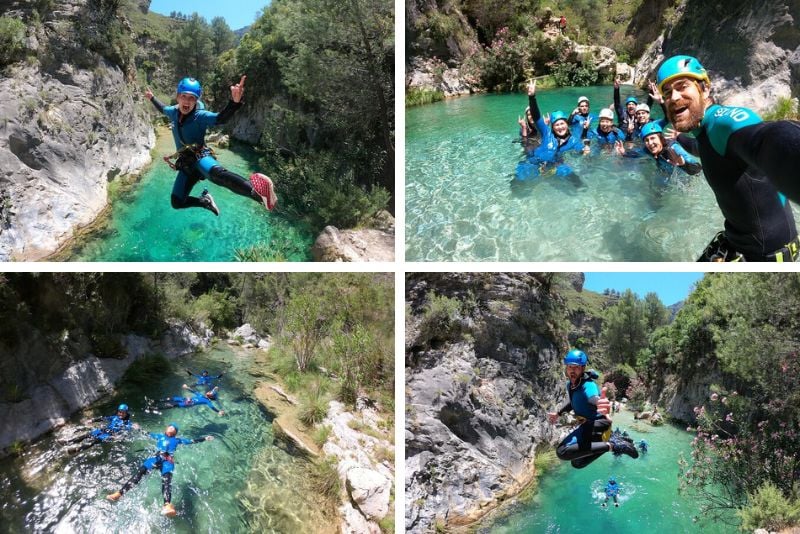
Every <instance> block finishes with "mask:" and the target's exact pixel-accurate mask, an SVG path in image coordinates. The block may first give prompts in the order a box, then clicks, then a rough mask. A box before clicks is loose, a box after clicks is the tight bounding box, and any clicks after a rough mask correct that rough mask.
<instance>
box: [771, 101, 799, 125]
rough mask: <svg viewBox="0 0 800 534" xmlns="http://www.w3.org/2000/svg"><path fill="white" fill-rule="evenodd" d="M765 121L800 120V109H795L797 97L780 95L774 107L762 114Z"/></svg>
mask: <svg viewBox="0 0 800 534" xmlns="http://www.w3.org/2000/svg"><path fill="white" fill-rule="evenodd" d="M762 118H763V119H764V120H765V121H779V120H785V119H789V120H800V111H798V109H797V99H796V98H787V97H780V98H778V101H777V102H776V103H775V107H773V108H772V109H770V110H769V111H767V112H765V113H764V114H763V115H762Z"/></svg>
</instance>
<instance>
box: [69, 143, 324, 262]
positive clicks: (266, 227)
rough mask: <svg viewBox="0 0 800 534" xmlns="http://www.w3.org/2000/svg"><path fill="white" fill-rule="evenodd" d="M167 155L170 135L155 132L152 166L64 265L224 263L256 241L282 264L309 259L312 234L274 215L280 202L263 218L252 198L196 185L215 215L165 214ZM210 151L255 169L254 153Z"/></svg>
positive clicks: (237, 166)
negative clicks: (211, 202)
mask: <svg viewBox="0 0 800 534" xmlns="http://www.w3.org/2000/svg"><path fill="white" fill-rule="evenodd" d="M174 151H175V145H174V142H173V140H172V136H171V135H170V134H169V132H167V133H166V134H165V133H164V132H163V131H162V132H160V136H159V140H158V146H157V147H156V150H155V153H154V154H155V156H154V158H155V159H156V161H155V162H154V163H153V164H152V165H151V166H150V167H149V169H148V170H147V171H146V172H145V173H144V175H143V176H142V177H141V179H140V181H139V182H138V183H137V184H136V185H135V186H134V188H133V189H132V190H131V191H129V192H127V193H125V194H123V195H121V198H118V199H117V200H116V201H115V202H114V205H113V207H112V213H111V217H110V220H109V221H108V224H107V225H105V226H104V228H103V229H101V230H98V231H96V232H94V233H93V234H92V235H90V236H88V238H87V239H86V240H85V241H82V242H81V243H80V244H79V245H78V248H77V249H76V250H74V251H73V253H72V254H71V256H70V257H69V259H70V260H74V261H232V260H234V252H235V250H236V249H244V248H247V247H250V246H253V245H258V244H265V245H270V249H272V250H277V251H281V252H282V253H283V256H284V257H285V258H286V259H287V260H290V261H307V260H310V259H311V256H310V249H311V245H312V244H313V242H314V236H313V235H312V234H311V233H310V232H309V231H308V229H306V228H305V227H304V226H302V225H300V224H298V223H297V222H295V221H291V220H289V219H288V218H286V217H283V216H281V215H280V213H279V212H280V198H279V205H278V213H277V214H276V213H270V212H267V211H266V210H265V209H264V207H263V206H261V205H259V204H257V203H255V202H253V201H252V200H250V199H248V198H245V197H242V196H239V195H236V194H235V193H232V192H231V191H229V190H227V189H225V188H223V187H220V186H217V185H215V184H213V183H211V182H209V181H208V180H204V181H201V182H199V183H198V184H197V185H196V186H195V187H194V189H193V190H192V195H193V196H199V195H200V194H201V193H202V191H203V188H208V190H209V192H210V193H211V195H212V196H213V197H214V200H215V202H216V203H217V206H218V207H219V210H220V215H219V217H215V216H214V214H213V213H211V212H210V211H207V210H204V209H200V208H191V209H183V210H175V209H172V207H171V206H170V192H171V191H172V184H173V182H174V181H175V175H176V173H175V171H173V170H172V169H170V168H169V166H168V165H167V164H166V163H164V162H163V161H161V157H162V156H165V155H169V154H172V153H173V152H174ZM215 151H216V153H217V159H218V160H219V162H220V163H221V164H222V165H223V166H224V167H225V168H227V169H229V170H231V171H233V172H235V173H237V174H239V175H241V176H244V177H247V176H250V174H251V173H252V172H255V171H258V170H259V169H258V167H257V158H256V155H255V153H253V152H252V151H250V150H248V149H246V148H244V147H242V146H241V145H237V146H236V148H234V149H232V150H226V149H218V150H215Z"/></svg>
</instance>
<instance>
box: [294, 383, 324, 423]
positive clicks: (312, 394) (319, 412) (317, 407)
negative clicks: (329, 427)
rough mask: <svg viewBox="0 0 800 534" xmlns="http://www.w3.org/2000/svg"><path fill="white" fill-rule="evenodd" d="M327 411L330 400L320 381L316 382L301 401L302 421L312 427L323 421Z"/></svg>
mask: <svg viewBox="0 0 800 534" xmlns="http://www.w3.org/2000/svg"><path fill="white" fill-rule="evenodd" d="M327 413H328V401H327V399H326V398H325V390H324V388H323V387H322V386H321V384H320V383H319V382H314V383H312V384H311V387H310V388H309V389H308V393H307V394H306V396H305V398H304V399H303V400H302V402H301V403H300V412H299V414H298V416H299V417H300V421H302V422H303V424H304V425H306V426H307V427H309V428H311V427H313V426H314V425H317V424H319V423H321V422H322V420H323V419H325V416H326V415H327Z"/></svg>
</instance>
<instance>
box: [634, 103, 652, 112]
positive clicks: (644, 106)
mask: <svg viewBox="0 0 800 534" xmlns="http://www.w3.org/2000/svg"><path fill="white" fill-rule="evenodd" d="M639 111H646V112H648V113H650V106H648V105H647V104H637V106H636V112H639Z"/></svg>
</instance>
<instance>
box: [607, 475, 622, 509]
mask: <svg viewBox="0 0 800 534" xmlns="http://www.w3.org/2000/svg"><path fill="white" fill-rule="evenodd" d="M605 492H606V500H605V502H608V499H609V498H613V499H614V503H615V504H617V503H618V502H619V501H618V500H617V496H618V495H619V484H617V483H616V482H612V481H610V480H609V481H608V482H607V483H606V487H605Z"/></svg>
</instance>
